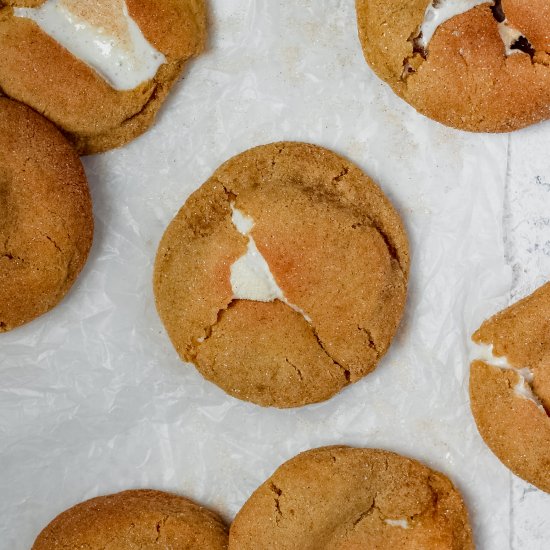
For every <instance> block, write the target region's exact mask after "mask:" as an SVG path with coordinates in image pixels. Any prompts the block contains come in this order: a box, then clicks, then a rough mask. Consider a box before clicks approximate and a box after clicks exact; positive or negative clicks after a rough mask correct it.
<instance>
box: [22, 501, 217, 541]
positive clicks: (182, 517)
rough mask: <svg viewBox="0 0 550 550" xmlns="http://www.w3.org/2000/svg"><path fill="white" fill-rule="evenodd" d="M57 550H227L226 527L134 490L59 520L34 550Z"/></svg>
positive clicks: (195, 508)
mask: <svg viewBox="0 0 550 550" xmlns="http://www.w3.org/2000/svg"><path fill="white" fill-rule="evenodd" d="M56 548H87V549H88V550H134V549H138V548H139V549H142V550H146V549H153V548H177V549H178V550H225V549H226V548H227V527H226V526H225V524H224V523H223V521H222V520H221V519H220V518H219V516H218V515H217V514H215V513H214V512H211V511H210V510H208V509H206V508H203V507H202V506H199V505H197V504H195V503H194V502H192V501H190V500H188V499H186V498H184V497H180V496H177V495H173V494H169V493H163V492H161V491H153V490H132V491H124V492H122V493H117V494H114V495H108V496H102V497H97V498H93V499H91V500H87V501H86V502H82V503H80V504H77V505H76V506H74V507H73V508H70V509H69V510H66V511H65V512H63V513H62V514H60V515H59V516H57V517H56V518H55V519H54V520H53V521H52V522H51V523H50V524H49V525H48V526H47V527H46V528H45V529H44V530H43V531H42V532H41V533H40V535H39V536H38V538H37V539H36V541H35V543H34V545H33V547H32V550H54V549H56Z"/></svg>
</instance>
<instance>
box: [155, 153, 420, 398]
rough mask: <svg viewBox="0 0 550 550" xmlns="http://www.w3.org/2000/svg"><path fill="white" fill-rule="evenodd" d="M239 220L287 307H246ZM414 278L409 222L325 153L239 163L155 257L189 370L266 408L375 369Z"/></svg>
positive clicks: (199, 197) (168, 320)
mask: <svg viewBox="0 0 550 550" xmlns="http://www.w3.org/2000/svg"><path fill="white" fill-rule="evenodd" d="M233 207H235V208H237V209H238V210H239V211H241V212H242V213H243V214H244V215H246V216H248V217H250V218H251V219H252V220H253V221H254V226H253V228H252V230H251V236H252V237H253V239H254V241H255V243H256V245H257V248H258V249H259V251H260V252H261V254H262V255H263V257H264V258H265V260H266V261H267V264H268V266H269V268H270V270H271V272H272V274H273V277H274V279H275V281H276V283H277V284H278V285H279V287H280V288H281V289H282V291H283V292H284V295H285V298H286V299H287V302H288V303H290V304H293V305H294V306H295V308H294V309H293V308H292V307H290V306H289V305H288V304H286V303H283V302H282V301H280V300H275V301H272V302H259V301H252V300H236V299H234V292H233V289H232V285H231V281H230V272H231V266H232V265H233V264H234V263H235V262H236V261H237V260H238V259H239V258H241V257H242V256H243V255H244V254H245V253H246V250H247V240H248V239H247V237H245V236H244V235H242V234H241V233H239V231H238V230H237V229H236V227H235V226H234V225H233V223H232V208H233ZM408 272H409V255H408V243H407V237H406V234H405V230H404V228H403V225H402V222H401V219H400V217H399V215H398V214H397V213H396V211H395V210H394V208H393V207H392V205H391V204H390V202H389V201H388V199H387V198H386V197H385V195H384V194H383V193H382V191H381V190H380V189H379V187H378V186H377V185H376V184H374V183H373V182H372V180H370V179H369V178H368V177H367V176H365V175H364V174H363V173H362V172H361V171H360V170H359V168H357V167H356V166H354V165H353V164H351V163H350V162H348V161H347V160H345V159H343V158H342V157H340V156H338V155H336V154H335V153H332V152H331V151H328V150H326V149H323V148H320V147H317V146H314V145H308V144H303V143H275V144H271V145H266V146H261V147H257V148H254V149H251V150H249V151H246V152H245V153H242V154H241V155H238V156H236V157H234V158H233V159H231V160H229V161H228V162H226V163H225V164H223V165H222V166H221V167H220V168H219V169H218V170H217V171H216V172H215V173H214V175H213V176H212V177H211V178H210V179H209V180H208V181H207V182H206V183H205V184H204V185H203V186H202V187H201V188H200V189H199V190H198V191H196V192H195V193H193V194H192V195H191V197H190V198H189V199H188V201H187V202H186V204H185V205H184V207H183V208H182V209H181V210H180V212H179V213H178V214H177V216H176V217H175V219H174V220H173V221H172V222H171V224H170V226H169V227H168V229H167V230H166V233H165V234H164V237H163V239H162V242H161V244H160V246H159V250H158V254H157V260H156V265H155V275H154V290H155V297H156V303H157V309H158V312H159V315H160V317H161V319H162V321H163V323H164V325H165V327H166V329H167V331H168V334H169V336H170V338H171V340H172V343H173V344H174V346H175V348H176V350H177V351H178V353H179V354H180V356H181V357H182V359H183V360H185V361H189V362H192V363H194V364H195V366H196V367H197V368H198V370H199V371H200V372H201V373H202V374H203V376H204V377H205V378H207V379H208V380H210V381H212V382H214V383H215V384H217V385H218V386H220V387H221V388H222V389H224V390H225V391H226V392H227V393H229V394H231V395H233V396H235V397H237V398H239V399H243V400H247V401H252V402H254V403H257V404H259V405H262V406H275V407H280V408H285V407H297V406H301V405H305V404H309V403H315V402H319V401H322V400H325V399H328V398H329V397H331V396H332V395H334V394H335V393H337V392H338V391H340V390H341V389H342V388H343V387H344V386H346V385H348V384H349V383H352V382H356V381H357V380H359V379H360V378H362V377H363V376H365V375H366V374H368V373H369V372H371V371H372V370H373V369H374V368H375V367H376V365H377V363H378V361H379V360H380V358H381V357H382V356H383V355H384V354H385V352H386V351H387V349H388V347H389V345H390V343H391V340H392V338H393V336H394V334H395V332H396V329H397V327H398V324H399V322H400V319H401V316H402V313H403V309H404V305H405V300H406V290H407V280H408Z"/></svg>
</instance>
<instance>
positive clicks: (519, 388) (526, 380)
mask: <svg viewBox="0 0 550 550" xmlns="http://www.w3.org/2000/svg"><path fill="white" fill-rule="evenodd" d="M472 361H483V362H484V363H487V364H488V365H491V366H492V367H497V368H499V369H501V370H511V371H514V372H515V373H516V374H517V375H518V376H519V382H518V383H517V384H516V385H515V386H514V393H515V394H516V395H517V396H518V397H521V398H523V399H527V400H528V401H532V402H533V403H534V404H535V405H536V406H537V407H538V408H539V409H540V410H541V411H542V412H544V414H547V412H546V409H545V408H544V407H543V405H542V403H541V401H540V399H539V398H538V397H537V395H536V394H535V393H534V392H533V388H532V383H533V380H534V375H533V373H532V372H531V370H530V369H529V368H528V367H523V368H517V367H514V366H512V365H511V364H510V362H509V361H508V359H507V358H506V357H504V356H497V355H495V354H494V351H493V345H492V344H489V345H488V344H475V347H474V353H473V354H472Z"/></svg>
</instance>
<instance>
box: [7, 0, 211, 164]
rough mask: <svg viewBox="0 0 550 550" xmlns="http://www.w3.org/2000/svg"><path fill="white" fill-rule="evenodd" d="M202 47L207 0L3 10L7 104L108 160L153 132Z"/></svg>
mask: <svg viewBox="0 0 550 550" xmlns="http://www.w3.org/2000/svg"><path fill="white" fill-rule="evenodd" d="M205 37H206V16H205V2H204V0H149V1H147V2H143V1H141V0H98V1H96V2H82V1H80V0H32V1H29V0H0V51H1V52H2V56H1V58H0V94H1V93H3V94H4V95H6V96H8V97H11V98H13V99H17V100H19V101H21V102H23V103H26V104H27V105H29V106H30V107H32V108H33V109H35V110H36V111H38V112H40V113H42V114H44V115H45V116H46V117H47V118H49V119H50V120H51V121H53V122H54V123H55V124H56V125H57V126H58V127H59V128H60V129H61V130H62V131H63V132H64V133H65V134H66V136H67V137H68V138H69V140H70V141H71V142H72V143H73V144H74V145H75V146H76V148H77V150H78V151H79V152H80V153H82V154H90V153H96V152H100V151H105V150H107V149H112V148H114V147H118V146H120V145H123V144H125V143H127V142H128V141H130V140H132V139H134V138H135V137H137V136H138V135H140V134H141V133H143V132H144V131H145V130H147V128H149V126H150V125H151V124H152V123H153V121H154V118H155V115H156V113H157V112H158V110H159V109H160V107H161V105H162V103H163V102H164V100H165V99H166V96H167V95H168V92H169V91H170V89H171V88H172V86H173V84H174V83H175V82H176V80H177V79H178V77H179V76H180V74H181V72H182V70H183V67H184V65H185V63H186V62H187V61H188V60H189V59H190V58H191V57H193V56H195V55H197V54H199V53H200V52H201V51H202V50H203V49H204V45H205Z"/></svg>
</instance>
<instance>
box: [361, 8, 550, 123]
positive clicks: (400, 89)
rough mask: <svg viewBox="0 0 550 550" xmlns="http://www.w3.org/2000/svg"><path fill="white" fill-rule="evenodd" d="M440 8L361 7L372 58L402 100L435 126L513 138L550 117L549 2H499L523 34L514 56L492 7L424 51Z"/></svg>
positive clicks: (471, 14) (450, 28)
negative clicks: (420, 41) (429, 18)
mask: <svg viewBox="0 0 550 550" xmlns="http://www.w3.org/2000/svg"><path fill="white" fill-rule="evenodd" d="M444 1H445V0H440V1H439V3H440V4H442V3H444ZM432 3H435V2H433V0H413V1H411V0H392V1H391V2H387V1H386V0H356V7H357V17H358V25H359V36H360V39H361V43H362V45H363V51H364V55H365V58H366V60H367V62H368V63H369V65H370V66H371V68H372V69H373V70H374V71H375V72H376V73H377V75H378V76H379V77H380V78H382V79H383V80H385V81H386V82H387V83H388V84H389V85H390V86H391V87H392V88H393V90H394V91H395V93H397V95H399V96H400V97H401V98H403V99H404V100H405V101H407V102H408V103H409V104H410V105H412V106H413V107H414V108H415V109H416V110H417V111H419V112H420V113H422V114H424V115H426V116H428V117H430V118H432V119H434V120H437V121H439V122H441V123H443V124H446V125H448V126H452V127H455V128H459V129H462V130H468V131H473V132H508V131H512V130H517V129H519V128H523V127H525V126H528V125H531V124H535V123H537V122H540V121H543V120H546V119H548V118H550V18H549V17H544V14H545V13H547V12H548V10H549V8H548V2H546V1H545V0H537V1H536V2H529V3H526V2H524V1H521V0H502V1H501V2H500V1H499V2H497V5H498V8H499V9H500V10H501V11H502V12H503V13H504V14H505V17H506V19H507V22H508V23H509V24H510V25H511V26H512V27H513V28H514V29H517V30H518V31H520V32H521V33H523V37H522V40H523V43H519V44H516V45H515V46H514V48H516V49H514V50H513V53H511V54H510V53H507V48H506V45H505V42H504V38H503V37H501V34H500V32H499V23H498V19H499V17H498V16H497V14H496V10H495V5H494V2H490V1H489V2H487V3H486V4H482V5H478V6H476V7H474V8H472V9H470V10H468V11H466V12H464V13H461V14H459V15H456V16H455V17H452V18H451V19H449V20H447V21H445V22H444V23H442V24H441V25H440V26H439V27H438V28H437V29H436V31H435V34H434V35H433V37H432V39H431V40H430V42H429V44H428V45H427V48H426V49H425V50H423V49H422V48H418V46H417V43H416V41H415V39H417V38H418V37H419V32H420V29H421V25H422V24H423V20H424V17H425V13H426V9H427V8H428V6H430V5H431V4H432ZM501 30H502V29H501ZM521 48H523V49H524V50H525V51H521ZM531 48H532V49H531Z"/></svg>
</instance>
